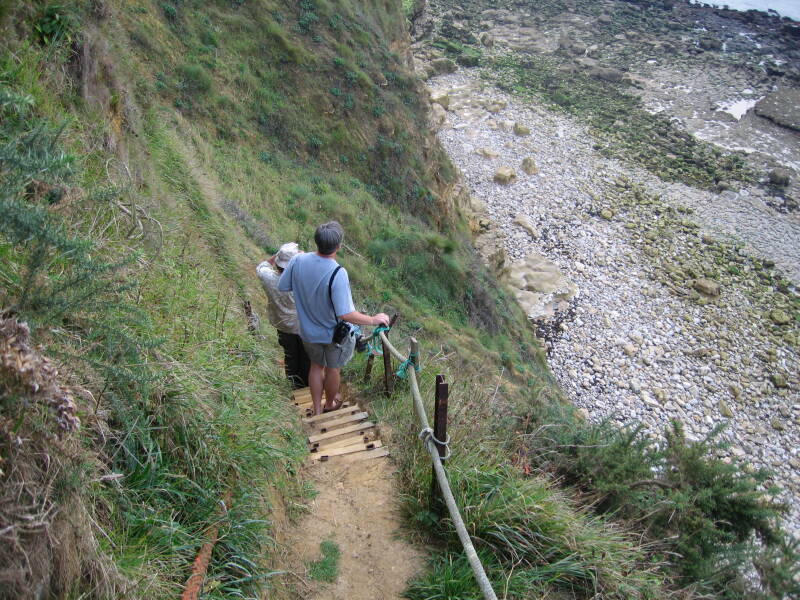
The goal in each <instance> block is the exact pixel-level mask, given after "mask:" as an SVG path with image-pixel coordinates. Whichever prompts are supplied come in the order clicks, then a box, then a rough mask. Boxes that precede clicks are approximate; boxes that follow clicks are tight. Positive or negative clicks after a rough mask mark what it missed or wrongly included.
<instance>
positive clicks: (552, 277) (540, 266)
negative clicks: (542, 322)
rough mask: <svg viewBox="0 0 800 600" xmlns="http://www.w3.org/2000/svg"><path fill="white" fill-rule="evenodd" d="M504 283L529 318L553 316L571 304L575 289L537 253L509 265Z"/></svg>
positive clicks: (552, 263) (575, 287)
mask: <svg viewBox="0 0 800 600" xmlns="http://www.w3.org/2000/svg"><path fill="white" fill-rule="evenodd" d="M503 280H504V281H505V282H506V283H507V284H508V285H509V287H511V289H512V290H513V292H514V295H515V296H516V298H517V301H518V302H519V303H520V306H522V309H523V310H524V311H525V314H526V315H528V318H531V319H539V318H543V317H549V316H552V315H553V314H554V313H555V310H556V308H557V306H558V305H559V304H561V303H563V302H568V301H569V300H571V299H572V298H573V297H574V296H575V294H576V293H577V292H578V287H577V286H576V285H575V284H574V283H573V282H572V281H570V280H569V279H567V278H566V276H564V274H563V273H562V272H561V271H560V270H559V268H558V266H557V265H556V264H555V263H554V262H553V261H551V260H548V259H547V258H545V257H544V256H543V255H542V254H539V253H538V252H532V253H531V254H529V255H528V256H527V257H526V258H525V259H523V260H521V261H519V262H515V263H513V264H512V265H510V266H509V267H508V268H507V269H506V270H505V272H504V273H503Z"/></svg>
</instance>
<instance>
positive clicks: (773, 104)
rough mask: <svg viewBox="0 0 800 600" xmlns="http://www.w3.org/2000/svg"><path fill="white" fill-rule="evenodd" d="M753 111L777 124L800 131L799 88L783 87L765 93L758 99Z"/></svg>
mask: <svg viewBox="0 0 800 600" xmlns="http://www.w3.org/2000/svg"><path fill="white" fill-rule="evenodd" d="M755 111H756V114H757V115H759V116H762V117H765V118H767V119H769V120H770V121H774V122H775V123H777V124H778V125H782V126H783V127H788V128H789V129H794V130H795V131H800V90H795V89H785V90H778V91H777V92H772V93H771V94H767V95H766V96H764V97H763V98H762V99H761V100H759V101H758V103H757V104H756V106H755Z"/></svg>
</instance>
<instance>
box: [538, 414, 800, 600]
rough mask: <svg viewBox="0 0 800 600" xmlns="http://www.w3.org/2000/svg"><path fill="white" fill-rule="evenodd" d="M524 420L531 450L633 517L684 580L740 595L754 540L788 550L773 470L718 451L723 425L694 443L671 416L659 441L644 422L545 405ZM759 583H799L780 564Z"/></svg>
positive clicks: (610, 509) (755, 550)
mask: <svg viewBox="0 0 800 600" xmlns="http://www.w3.org/2000/svg"><path fill="white" fill-rule="evenodd" d="M524 421H525V422H526V423H528V426H527V429H528V430H529V431H531V432H533V433H532V434H531V435H530V436H529V437H528V438H527V444H526V447H525V452H526V453H527V459H528V460H530V461H531V463H532V464H535V465H537V466H539V467H540V468H542V469H546V470H551V471H554V472H555V473H557V474H558V475H559V476H561V477H563V478H564V479H565V480H566V482H567V483H569V484H572V485H575V486H578V487H579V488H580V489H581V490H582V491H583V492H584V493H585V494H587V495H588V497H589V501H590V502H591V503H592V505H593V506H594V507H595V509H596V510H597V511H599V512H601V513H604V514H611V515H614V516H615V518H620V519H624V520H626V521H629V522H630V521H635V522H637V523H638V524H639V525H640V526H641V527H642V528H643V529H644V530H645V531H646V532H647V534H648V536H649V537H650V538H651V539H653V540H656V541H657V544H659V545H660V549H659V552H661V553H663V556H664V557H666V556H670V557H671V558H670V559H669V561H668V562H667V564H669V565H670V566H669V570H670V572H674V573H675V574H676V575H677V576H678V578H679V581H680V582H681V583H682V584H683V585H697V586H699V587H700V588H705V589H707V590H708V591H712V592H713V593H716V594H720V596H719V597H722V598H743V597H745V596H746V595H747V594H748V593H749V592H748V585H747V582H746V581H745V580H744V579H743V577H742V573H744V572H745V571H746V570H747V565H748V564H750V563H751V562H752V561H753V560H754V557H758V556H759V554H761V551H760V550H759V547H763V548H766V549H767V550H766V551H767V552H768V553H772V552H773V551H774V550H775V549H783V550H785V551H786V552H790V549H789V547H788V546H787V540H785V539H784V534H783V533H782V532H781V530H780V529H779V526H778V523H779V517H780V515H781V514H782V513H783V512H784V511H785V509H786V507H785V506H783V505H781V504H778V503H776V502H774V501H771V500H767V498H766V497H765V493H766V492H765V491H763V490H764V486H765V484H766V481H767V480H768V478H769V473H768V472H766V471H764V470H758V471H754V472H752V473H745V472H744V471H743V470H742V469H741V467H740V466H739V465H738V464H736V463H732V464H726V463H725V462H723V461H721V460H719V459H718V458H715V456H714V455H715V453H716V451H717V450H719V449H721V448H722V447H724V444H722V443H720V442H719V441H717V437H718V435H719V431H720V430H719V429H717V430H715V431H713V432H712V433H711V434H709V436H708V437H707V438H706V439H705V440H702V441H699V442H690V441H688V440H687V439H686V437H685V434H684V431H683V427H682V426H681V424H680V423H678V422H674V423H673V424H672V426H671V427H670V428H669V429H668V430H667V431H666V433H665V439H664V441H663V442H655V441H653V440H652V439H650V438H648V437H647V436H645V435H644V434H643V432H642V428H641V426H628V427H624V428H619V427H618V426H617V425H615V424H614V423H613V422H610V421H606V422H603V423H600V424H598V425H593V424H590V423H585V422H581V421H579V420H577V419H576V418H575V417H574V416H572V413H571V412H569V411H563V410H561V409H558V408H554V407H550V408H547V407H543V406H539V407H536V408H535V409H534V410H533V411H532V412H531V413H529V414H528V415H527V416H526V417H525V419H524ZM545 424H546V425H547V427H546V433H545V429H544V428H543V426H544V425H545ZM754 536H755V538H756V539H757V543H756V541H755V539H754ZM797 558H798V556H797V555H795V556H794V559H795V560H797ZM755 560H756V561H758V558H755ZM777 564H782V565H786V564H787V563H786V562H785V561H784V562H779V563H777ZM778 571H780V569H778ZM794 573H795V574H796V573H797V569H795V570H794ZM762 584H763V585H765V586H766V587H767V588H768V589H770V590H771V591H772V593H774V594H776V596H777V597H780V594H781V593H786V592H787V591H788V590H789V589H796V588H793V586H795V585H796V584H793V583H792V580H791V577H787V574H786V573H785V572H782V573H781V572H776V573H771V574H770V575H769V577H767V576H765V578H764V580H763V581H762Z"/></svg>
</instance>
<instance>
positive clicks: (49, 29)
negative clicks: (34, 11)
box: [33, 4, 77, 45]
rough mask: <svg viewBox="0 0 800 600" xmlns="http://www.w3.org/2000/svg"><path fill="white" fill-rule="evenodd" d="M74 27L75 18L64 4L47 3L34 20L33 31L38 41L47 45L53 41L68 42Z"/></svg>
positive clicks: (75, 23) (75, 25)
mask: <svg viewBox="0 0 800 600" xmlns="http://www.w3.org/2000/svg"><path fill="white" fill-rule="evenodd" d="M76 27H77V20H76V19H75V17H74V15H72V14H71V12H70V11H69V9H67V7H66V6H62V5H61V4H48V5H46V7H45V9H44V10H43V11H42V13H41V14H40V15H39V17H38V19H37V20H36V23H35V24H34V26H33V31H34V33H35V34H36V39H38V40H39V42H40V43H42V44H45V45H49V44H52V43H54V42H66V43H70V42H71V41H72V34H73V32H74V30H75V28H76Z"/></svg>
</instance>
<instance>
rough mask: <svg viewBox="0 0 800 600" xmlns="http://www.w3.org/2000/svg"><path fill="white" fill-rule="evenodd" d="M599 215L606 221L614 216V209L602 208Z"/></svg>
mask: <svg viewBox="0 0 800 600" xmlns="http://www.w3.org/2000/svg"><path fill="white" fill-rule="evenodd" d="M600 216H601V217H603V218H604V219H605V220H606V221H610V220H611V219H613V218H614V211H613V210H611V209H610V208H604V209H603V210H601V211H600Z"/></svg>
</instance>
